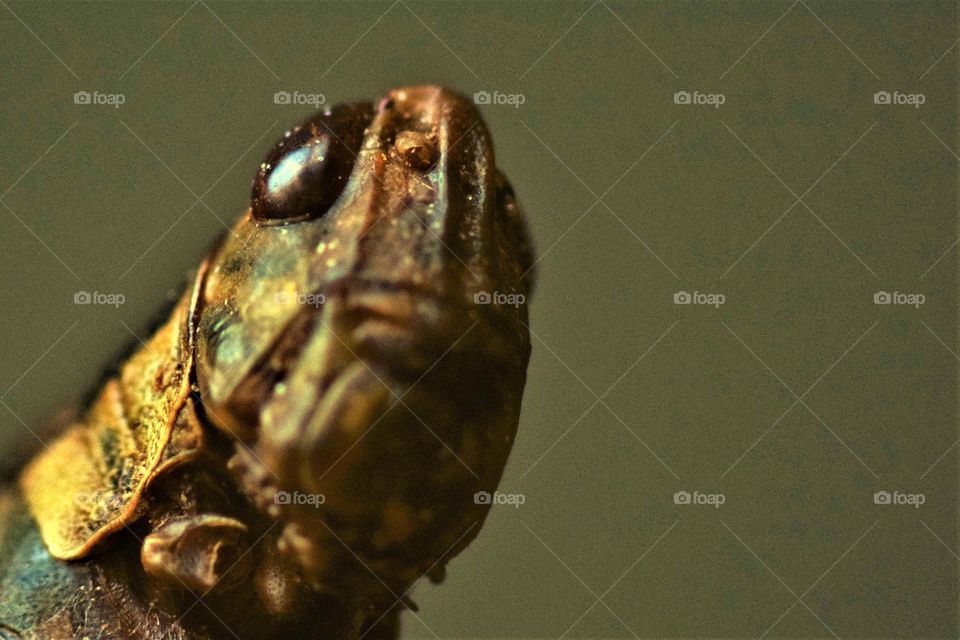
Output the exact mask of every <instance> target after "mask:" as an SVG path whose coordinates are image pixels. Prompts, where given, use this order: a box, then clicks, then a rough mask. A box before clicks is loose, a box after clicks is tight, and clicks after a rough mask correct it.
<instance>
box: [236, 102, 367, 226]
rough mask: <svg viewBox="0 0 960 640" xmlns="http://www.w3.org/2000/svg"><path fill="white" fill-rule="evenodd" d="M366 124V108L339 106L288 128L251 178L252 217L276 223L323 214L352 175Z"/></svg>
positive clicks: (360, 105) (365, 106) (357, 105)
mask: <svg viewBox="0 0 960 640" xmlns="http://www.w3.org/2000/svg"><path fill="white" fill-rule="evenodd" d="M372 119H373V107H372V106H371V105H369V104H365V103H363V104H355V105H344V106H337V107H334V108H333V109H331V110H329V111H325V112H322V113H318V114H316V115H314V116H312V117H311V118H310V119H309V120H307V121H306V122H304V123H302V124H300V125H299V126H297V127H295V128H294V129H292V130H291V131H290V132H289V133H288V134H287V135H286V136H285V137H284V138H283V140H280V141H279V142H278V143H277V144H276V145H274V147H273V149H271V150H270V153H269V154H267V157H266V158H265V159H264V161H263V164H261V165H260V170H259V171H258V172H257V175H256V177H255V178H254V181H253V194H252V199H251V208H252V211H253V217H254V218H255V219H257V220H258V221H261V222H266V223H270V222H273V223H280V222H293V221H297V220H307V219H315V218H320V217H322V216H323V215H325V214H326V213H327V211H328V210H329V209H330V207H331V206H332V205H333V203H334V202H336V200H337V198H339V197H340V193H341V192H342V191H343V188H344V186H345V185H346V183H347V180H348V179H349V177H350V173H351V171H353V164H354V162H355V161H356V158H357V154H358V153H359V152H360V146H361V145H362V144H363V133H364V130H365V129H366V127H367V125H369V124H370V121H371V120H372Z"/></svg>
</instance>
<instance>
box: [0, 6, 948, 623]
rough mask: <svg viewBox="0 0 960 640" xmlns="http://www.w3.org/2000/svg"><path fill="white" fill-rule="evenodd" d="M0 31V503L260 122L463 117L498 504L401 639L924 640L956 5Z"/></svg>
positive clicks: (943, 445)
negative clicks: (511, 189)
mask: <svg viewBox="0 0 960 640" xmlns="http://www.w3.org/2000/svg"><path fill="white" fill-rule="evenodd" d="M0 5H2V6H0V59H2V60H3V62H2V65H0V87H2V92H3V93H2V100H0V122H2V123H3V126H2V127H0V149H2V153H0V193H2V197H0V201H2V203H3V205H5V206H3V207H0V261H2V262H0V264H2V278H0V309H2V317H0V332H2V335H3V336H4V337H3V340H2V345H0V363H2V364H0V399H2V401H3V403H4V404H5V405H6V408H3V407H2V406H0V433H2V436H3V440H2V442H3V446H4V448H5V451H7V452H8V455H7V457H6V464H7V466H9V465H10V464H18V460H19V458H18V456H22V455H24V453H23V452H25V451H27V450H29V449H30V448H32V447H34V446H35V444H36V441H35V439H34V438H33V436H31V435H30V433H29V431H28V429H27V426H29V427H30V428H32V429H33V430H34V431H36V432H37V433H38V434H39V435H41V437H44V438H46V437H48V436H47V435H46V434H45V433H44V432H43V431H42V430H41V425H42V424H43V423H44V422H45V421H47V420H49V419H50V418H51V417H52V416H53V415H54V414H55V413H56V411H57V410H58V409H60V408H63V407H68V406H70V405H71V404H75V403H76V402H77V400H78V398H80V397H81V396H82V394H83V393H84V391H85V390H86V388H87V387H88V386H89V385H90V384H92V382H93V381H94V380H95V378H96V377H97V376H98V372H99V371H100V370H101V368H102V367H103V366H104V365H106V364H108V363H109V362H110V361H111V359H112V358H113V357H114V355H115V354H117V353H118V352H119V351H120V350H121V348H122V347H123V345H124V344H125V343H128V342H129V341H130V340H132V339H133V336H132V335H131V334H136V335H141V336H142V335H143V333H144V332H145V331H146V330H147V328H148V327H149V326H150V322H151V318H152V317H153V316H154V315H155V313H156V312H157V310H158V309H159V308H160V307H162V306H163V304H164V299H165V297H166V296H167V295H168V292H169V291H171V290H173V289H176V288H177V287H179V286H180V282H181V279H182V277H183V275H184V274H185V273H186V271H187V270H188V269H190V268H191V267H193V266H195V265H196V264H197V263H198V262H199V260H200V258H201V257H202V255H203V252H204V248H205V247H206V245H207V244H208V243H209V242H210V241H211V240H212V238H214V236H216V234H217V233H218V232H219V231H220V230H221V229H222V228H223V225H224V224H230V223H231V222H232V221H233V220H234V219H235V217H236V216H237V215H238V214H239V213H240V212H241V211H242V210H243V209H244V208H245V206H246V204H247V197H248V193H249V186H250V180H251V178H252V176H253V173H254V171H255V168H256V167H257V165H258V163H259V162H260V159H261V158H262V157H263V155H264V154H265V153H266V151H267V150H268V149H269V147H270V146H271V144H272V143H273V142H274V140H275V139H277V138H278V137H279V136H280V135H282V132H283V130H284V129H285V128H286V127H288V126H290V125H292V124H294V123H296V122H297V121H299V120H300V119H301V118H302V117H303V116H304V115H305V114H306V113H307V112H308V111H309V109H308V108H305V107H296V106H282V105H279V106H278V105H275V104H274V102H273V94H274V92H276V91H279V90H286V91H291V92H292V91H295V90H297V91H301V92H304V93H321V94H323V95H324V96H326V98H327V100H328V101H331V102H333V101H341V100H349V99H353V98H358V97H364V98H368V97H374V96H377V95H379V94H380V93H382V92H383V91H384V90H386V89H389V88H393V87H397V86H401V85H405V84H414V83H426V82H430V83H441V84H445V85H448V86H451V87H454V88H456V89H458V90H460V91H462V92H464V93H466V94H473V93H474V92H476V91H480V90H486V91H490V92H493V91H500V92H502V93H520V94H523V96H524V97H525V103H524V104H523V105H522V106H521V107H519V108H512V107H509V106H497V105H488V106H484V107H483V108H482V110H483V113H484V115H485V117H486V118H487V122H488V124H489V125H490V127H491V129H492V131H493V136H494V140H495V142H496V147H497V153H498V163H499V164H500V166H501V167H502V168H503V169H504V171H505V172H506V173H507V174H508V175H509V176H510V178H511V180H512V182H513V184H514V186H515V189H516V192H517V194H518V196H519V198H520V200H521V203H522V204H523V206H524V207H525V209H526V210H527V212H528V215H529V219H530V224H531V227H532V232H533V235H534V237H535V240H536V243H537V246H538V250H539V255H540V257H541V260H540V262H539V264H538V267H539V272H540V280H539V286H538V289H537V291H536V296H535V298H534V300H533V302H532V307H531V313H532V329H533V332H534V335H535V337H534V355H533V360H532V362H531V366H530V380H529V385H528V388H527V395H526V399H525V404H524V413H523V420H522V424H521V427H520V433H519V438H518V440H517V444H516V447H515V449H514V452H513V455H512V457H511V460H510V464H509V466H508V469H507V473H506V477H505V480H504V482H503V485H502V487H501V489H502V490H503V491H505V492H511V493H522V494H524V496H525V499H526V502H525V504H524V505H523V506H522V507H520V508H513V507H508V506H499V507H495V508H494V509H493V512H492V514H491V517H490V519H489V520H488V522H487V524H486V526H485V528H484V529H483V532H482V533H481V534H480V536H479V538H478V540H477V541H476V543H475V544H474V545H473V546H471V547H470V549H469V550H468V551H466V552H465V553H463V554H462V555H461V556H460V557H459V558H457V559H456V560H455V561H453V562H452V563H451V565H450V567H449V569H450V573H449V578H448V580H447V581H446V583H445V584H443V585H441V586H439V587H434V586H429V585H426V584H423V585H420V586H419V587H418V588H417V589H416V591H415V594H414V597H415V599H416V601H417V602H418V603H419V604H420V605H421V613H420V614H419V615H420V621H419V622H418V621H417V619H416V618H414V617H413V616H410V615H408V616H407V618H406V621H407V622H406V627H405V628H406V631H405V636H407V637H416V638H432V637H443V638H447V637H494V636H514V637H557V636H560V635H561V634H564V633H566V634H567V636H569V637H634V636H638V637H692V636H697V637H759V636H761V634H766V637H843V638H852V637H857V638H880V637H899V638H908V637H909V638H914V637H917V638H919V637H937V638H947V637H951V638H956V637H957V634H958V618H957V604H958V588H957V578H958V565H960V558H958V557H957V553H958V550H960V540H958V526H957V525H958V510H957V499H958V494H957V477H958V476H957V464H958V447H955V446H953V445H955V443H956V441H957V437H958V433H957V431H958V430H957V409H958V405H957V399H958V398H957V390H958V385H957V351H958V347H957V273H958V271H957V256H958V250H957V248H956V247H955V246H954V243H955V242H956V239H957V232H958V230H957V224H956V222H957V211H958V182H957V178H958V164H960V158H958V155H957V154H958V152H960V139H958V138H960V136H958V109H957V104H958V83H957V79H958V61H960V45H957V38H958V36H960V33H958V9H957V5H956V4H955V3H951V2H845V3H837V2H832V3H831V2H822V1H809V2H796V3H794V2H791V1H788V2H763V3H756V2H749V3H733V2H650V3H642V4H641V3H629V4H628V3H624V2H616V1H613V0H608V1H605V2H604V1H601V2H595V3H591V2H589V1H587V2H560V3H533V2H530V3H523V4H516V3H507V2H482V3H467V2H420V1H415V0H400V1H398V2H395V3H392V2H385V3H381V2H369V3H368V2H353V3H346V2H323V3H319V2H317V3H307V2H275V3H270V4H262V3H257V2H213V1H208V2H198V3H191V2H189V1H188V2H155V3H143V2H101V3H66V2H29V3H27V2H11V1H9V0H3V1H0ZM78 90H87V91H95V90H96V91H100V92H101V93H122V94H123V95H124V96H125V98H126V103H125V104H124V105H123V106H122V107H121V108H119V109H114V108H111V107H108V106H85V105H75V104H74V103H73V99H72V96H73V94H74V92H75V91H78ZM680 90H687V91H699V92H701V93H722V94H723V95H724V96H725V98H726V102H725V103H724V104H723V105H722V106H721V107H720V108H718V109H714V108H711V107H708V106H699V105H678V104H675V103H674V101H673V94H674V92H676V91H680ZM878 90H886V91H889V92H893V91H895V90H896V91H900V92H901V93H920V94H923V95H924V96H925V100H926V102H925V104H923V105H922V106H921V107H920V108H919V109H915V108H912V107H910V106H900V105H877V104H874V100H873V95H874V92H875V91H878ZM651 147H652V148H651ZM198 196H202V198H201V202H200V203H197V204H195V203H196V202H197V198H198ZM801 196H802V201H801V202H800V203H797V204H796V205H795V206H793V207H792V208H791V205H794V204H795V203H796V201H797V198H798V197H801ZM598 199H599V201H598ZM192 205H195V206H192ZM191 206H192V208H191ZM785 212H786V213H785ZM774 223H776V224H774ZM731 266H732V267H733V268H732V269H731ZM80 290H87V291H94V290H96V291H100V292H106V293H114V292H117V293H122V294H123V295H125V296H126V304H125V305H123V306H122V307H121V308H119V309H113V308H110V307H95V306H76V305H74V304H73V302H72V300H73V295H74V293H75V292H77V291H80ZM680 290H687V291H691V292H692V291H701V292H719V293H723V294H724V295H725V296H726V303H725V304H724V305H723V306H722V307H720V308H718V309H715V308H711V307H705V306H698V305H690V306H678V305H675V304H673V294H674V293H675V292H677V291H680ZM879 290H885V291H901V292H911V293H912V292H918V293H922V294H924V295H925V297H926V302H925V304H924V305H922V306H921V307H920V308H919V309H916V308H913V307H908V306H896V305H891V306H884V305H875V304H873V295H874V293H875V292H876V291H879ZM812 385H814V386H812ZM811 386H812V388H811ZM808 389H810V390H809V393H806V392H807V391H808ZM798 397H800V398H801V399H802V400H801V401H800V402H797V398H798ZM598 398H599V399H600V400H599V401H598ZM21 421H22V422H21ZM734 463H736V464H735V466H732V468H731V465H734ZM680 490H686V491H690V492H692V491H700V492H701V493H722V494H724V496H725V499H726V502H725V504H724V505H723V506H722V507H721V508H720V509H713V508H710V507H706V506H696V505H676V504H674V502H673V494H674V493H675V492H677V491H680ZM880 490H886V491H891V492H892V491H895V490H896V491H900V492H903V493H923V494H924V496H925V498H926V502H925V504H923V506H921V507H920V508H919V509H914V508H912V507H909V506H895V505H876V504H874V501H873V494H874V492H875V491H880ZM798 598H799V599H800V602H799V603H798ZM598 599H599V600H600V601H599V602H598ZM793 605H795V606H793ZM240 635H242V634H240Z"/></svg>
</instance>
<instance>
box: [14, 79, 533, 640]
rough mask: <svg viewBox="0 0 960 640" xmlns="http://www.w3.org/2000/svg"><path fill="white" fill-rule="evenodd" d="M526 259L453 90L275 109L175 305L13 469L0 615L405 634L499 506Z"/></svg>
mask: <svg viewBox="0 0 960 640" xmlns="http://www.w3.org/2000/svg"><path fill="white" fill-rule="evenodd" d="M532 268H533V260H532V254H531V249H530V245H529V241H528V238H527V233H526V228H525V223H524V220H523V217H522V214H521V212H520V210H519V208H518V206H517V203H516V201H515V198H514V196H513V192H512V190H511V189H510V186H509V184H508V183H507V181H506V179H505V178H504V177H503V176H502V174H501V173H500V172H499V171H498V170H497V168H496V166H495V164H494V159H493V151H492V145H491V142H490V138H489V134H488V133H487V130H486V127H485V126H484V124H483V123H482V121H481V120H480V116H479V114H478V113H477V111H476V109H475V108H474V107H473V105H471V104H469V103H468V102H467V101H465V100H464V99H462V98H461V97H459V96H457V95H456V94H454V93H451V92H449V91H446V90H444V89H441V88H438V87H413V88H408V89H401V90H397V91H393V92H391V93H390V94H388V95H387V96H386V97H385V98H384V99H383V100H381V101H380V102H379V103H378V104H377V105H375V106H374V105H370V104H367V103H360V104H353V105H347V106H338V107H333V108H332V109H329V110H327V111H325V112H323V113H318V114H316V115H314V116H313V117H311V118H310V119H308V120H307V121H305V122H304V123H303V124H301V125H300V126H298V127H296V128H294V129H292V130H291V131H289V132H287V134H286V136H285V137H284V138H283V139H282V140H281V141H280V142H278V143H277V145H276V146H275V147H274V149H273V150H272V151H271V152H270V154H269V155H268V156H267V158H266V159H265V161H264V162H263V164H262V165H261V167H260V170H259V172H258V173H257V175H256V178H255V181H254V186H253V197H252V203H251V207H250V209H249V210H248V211H247V212H245V213H244V214H243V216H241V218H240V220H239V221H238V222H237V223H236V225H235V226H234V228H233V229H232V231H231V232H230V233H229V234H228V235H227V236H226V237H225V238H224V239H223V240H222V242H221V243H220V244H219V245H218V246H217V248H216V249H215V250H214V251H213V252H212V253H211V255H210V256H209V257H208V258H207V260H205V261H204V263H203V265H202V267H201V268H200V269H199V271H198V273H197V274H196V277H195V278H194V279H193V282H192V284H191V286H190V287H188V289H187V291H186V293H185V294H184V295H183V297H182V298H181V299H180V301H179V302H178V303H177V305H176V306H175V307H174V309H173V312H172V314H171V316H170V319H169V320H168V321H167V322H166V323H165V324H163V325H162V326H161V327H160V328H159V329H158V330H157V332H156V333H155V334H154V336H153V337H152V338H151V339H150V340H149V341H148V342H147V343H146V344H145V345H143V347H142V348H141V349H139V350H138V351H137V352H136V353H135V354H134V355H133V356H132V357H131V358H130V359H129V360H128V361H126V362H125V363H124V364H123V365H121V366H120V368H119V370H118V372H117V374H116V375H115V376H114V377H112V378H110V379H109V380H108V381H107V382H106V384H105V385H104V386H103V387H102V389H101V390H100V392H99V394H98V395H97V397H96V399H95V401H94V402H93V403H92V405H91V406H90V407H89V408H88V410H87V412H86V413H85V414H84V416H83V417H82V418H81V419H80V420H79V421H77V422H76V423H75V424H73V425H71V426H70V427H69V428H68V429H67V430H66V431H65V432H64V433H63V435H62V436H60V438H59V439H58V440H56V441H55V442H52V443H51V444H50V446H49V447H48V449H47V450H45V451H43V452H41V453H40V454H39V455H38V456H37V457H36V458H35V459H34V460H33V461H32V462H31V463H30V464H29V465H28V466H27V467H26V468H25V469H24V471H23V473H22V475H21V477H20V482H19V489H20V492H19V493H18V492H17V491H8V492H7V493H6V494H4V495H3V498H2V501H0V512H2V513H0V554H2V555H0V557H2V558H3V561H0V637H3V634H4V633H7V634H9V635H11V636H12V637H19V636H23V637H40V638H69V637H84V636H89V637H91V638H93V637H126V638H155V637H157V638H162V637H168V638H216V637H232V635H231V634H232V633H234V632H232V630H233V629H237V628H239V629H242V634H241V637H244V638H246V637H251V638H254V637H276V636H277V635H278V634H281V633H287V634H293V635H292V636H291V637H336V638H341V637H354V636H357V635H359V634H361V633H365V632H367V631H370V630H373V631H374V634H373V635H374V636H376V635H380V636H384V637H392V636H393V635H395V633H396V624H397V623H396V614H397V611H398V610H399V609H401V608H403V607H408V606H412V605H411V603H410V601H409V599H408V598H407V597H406V594H407V593H408V591H409V589H410V588H411V586H412V585H413V583H414V582H415V581H416V580H418V579H419V578H421V577H423V576H425V575H427V576H429V577H430V578H431V579H433V580H439V579H441V578H442V576H443V573H444V567H445V566H446V564H447V562H448V561H449V559H450V558H451V557H453V556H454V555H456V554H457V553H458V552H459V551H460V550H462V549H463V548H464V547H465V546H466V545H467V544H469V542H470V541H471V540H472V539H473V538H474V537H475V536H476V535H477V533H478V531H479V529H480V525H481V524H482V522H483V520H484V518H485V517H486V514H487V511H488V509H489V508H490V504H489V501H485V500H478V499H476V498H475V496H476V494H477V492H491V491H493V490H494V489H495V488H496V486H497V484H498V482H499V480H500V477H501V475H502V473H503V468H504V465H505V463H506V460H507V456H508V454H509V451H510V449H511V446H512V443H513V439H514V435H515V432H516V427H517V423H518V420H519V413H520V402H521V398H522V394H523V387H524V384H525V377H526V366H527V361H528V359H529V354H530V342H529V331H528V329H527V314H526V305H525V303H526V298H527V297H528V296H529V294H530V291H531V287H532V280H533V277H532ZM98 634H99V635H98Z"/></svg>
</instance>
